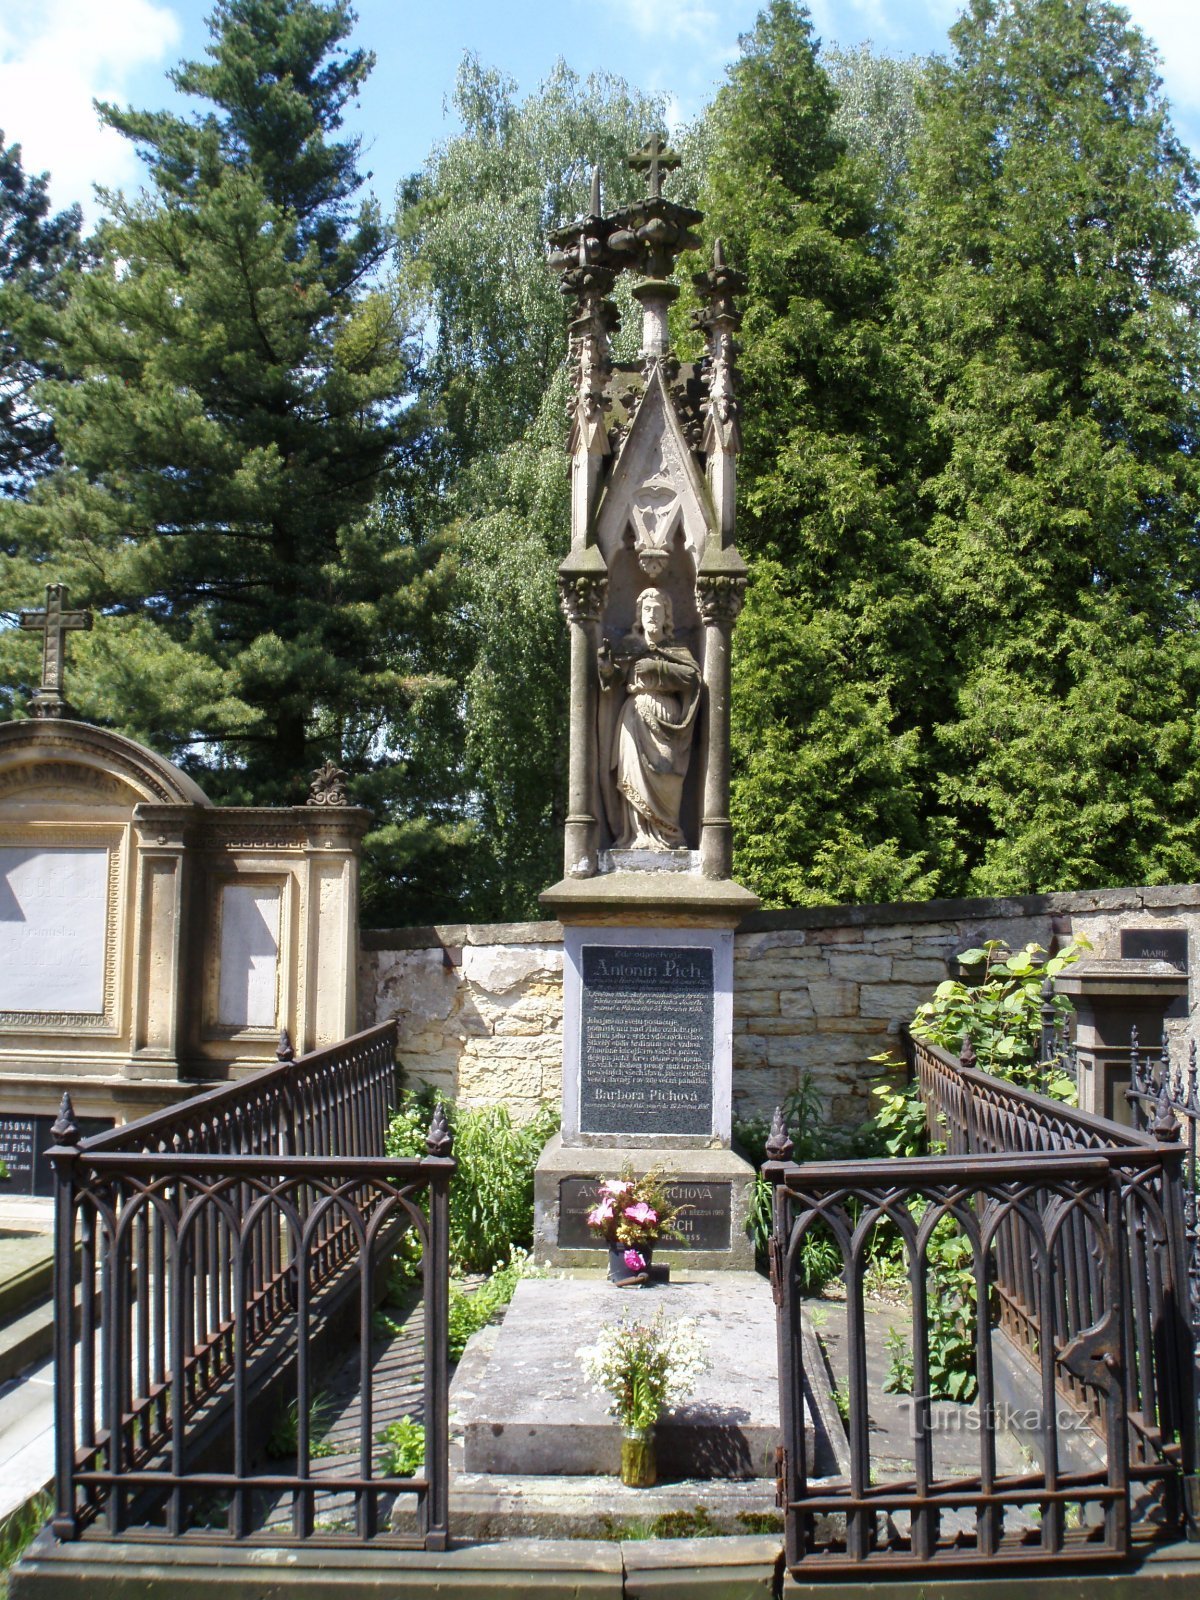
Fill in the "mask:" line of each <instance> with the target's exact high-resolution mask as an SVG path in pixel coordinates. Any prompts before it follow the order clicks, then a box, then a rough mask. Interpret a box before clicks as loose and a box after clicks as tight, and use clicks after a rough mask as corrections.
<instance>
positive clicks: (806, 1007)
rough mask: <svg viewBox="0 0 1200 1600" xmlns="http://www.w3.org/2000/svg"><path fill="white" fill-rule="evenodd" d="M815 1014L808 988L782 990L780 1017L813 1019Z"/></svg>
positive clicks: (780, 993) (780, 994)
mask: <svg viewBox="0 0 1200 1600" xmlns="http://www.w3.org/2000/svg"><path fill="white" fill-rule="evenodd" d="M813 1014H814V1012H813V1003H812V996H811V995H810V994H809V992H808V989H807V987H805V988H803V989H781V990H780V992H779V1015H780V1016H781V1017H811V1016H812V1015H813Z"/></svg>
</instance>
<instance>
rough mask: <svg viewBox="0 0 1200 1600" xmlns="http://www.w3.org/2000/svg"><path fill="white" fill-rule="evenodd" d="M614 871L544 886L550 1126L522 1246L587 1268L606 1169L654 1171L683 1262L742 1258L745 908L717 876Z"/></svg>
mask: <svg viewBox="0 0 1200 1600" xmlns="http://www.w3.org/2000/svg"><path fill="white" fill-rule="evenodd" d="M641 854H642V856H643V858H645V859H646V860H647V870H639V871H631V870H617V871H613V872H609V873H605V874H602V875H600V876H598V877H595V878H590V879H584V880H579V879H567V880H565V881H564V882H563V883H560V884H557V885H555V887H554V888H553V889H549V890H547V891H546V893H545V894H543V895H542V897H541V898H542V903H543V905H545V906H546V908H547V910H548V911H550V912H551V913H552V914H553V915H555V916H557V917H558V919H559V920H560V921H561V922H562V924H563V951H564V959H563V1123H562V1133H561V1135H560V1136H559V1137H558V1138H556V1139H555V1140H553V1141H552V1142H551V1144H550V1145H549V1146H547V1148H546V1150H545V1151H544V1152H543V1155H542V1158H541V1160H540V1161H539V1163H538V1169H537V1174H536V1178H535V1187H534V1195H535V1211H536V1220H535V1248H536V1252H537V1255H538V1258H539V1259H542V1260H547V1259H548V1260H550V1261H551V1262H553V1263H554V1264H555V1265H558V1266H564V1267H582V1266H594V1265H596V1264H597V1263H599V1262H600V1261H601V1260H602V1253H603V1249H604V1245H603V1242H602V1241H600V1240H597V1239H594V1238H593V1237H592V1236H591V1235H590V1233H589V1231H588V1229H587V1226H586V1223H585V1221H584V1217H585V1214H586V1212H587V1210H588V1209H590V1207H591V1205H592V1204H593V1203H594V1199H595V1196H596V1193H597V1191H598V1187H599V1184H600V1183H601V1181H602V1180H603V1179H604V1178H610V1177H615V1176H617V1175H618V1174H619V1173H620V1171H621V1169H622V1167H623V1165H624V1164H625V1163H626V1162H629V1163H630V1164H631V1165H632V1167H633V1170H634V1172H635V1174H641V1173H644V1172H646V1171H647V1170H649V1169H650V1168H651V1167H653V1168H656V1169H657V1170H658V1171H660V1172H661V1173H662V1174H663V1175H664V1177H665V1178H666V1180H667V1183H668V1187H669V1191H670V1192H671V1196H672V1198H673V1199H674V1200H675V1201H676V1202H677V1203H679V1204H681V1205H683V1206H686V1207H687V1210H685V1211H684V1212H683V1214H682V1216H681V1218H680V1222H679V1226H680V1228H681V1231H682V1233H683V1238H682V1239H680V1240H677V1241H672V1242H669V1243H666V1244H664V1245H659V1246H656V1247H655V1248H656V1252H657V1251H660V1250H661V1251H662V1254H663V1258H664V1260H666V1261H668V1262H672V1261H674V1262H677V1263H679V1264H687V1265H689V1266H696V1267H703V1268H706V1269H711V1268H732V1269H735V1270H746V1269H749V1268H752V1267H753V1264H754V1247H753V1243H752V1241H751V1239H750V1236H749V1232H748V1228H747V1219H748V1216H749V1209H750V1202H751V1198H752V1195H753V1186H754V1170H753V1168H752V1167H751V1166H750V1165H749V1164H748V1163H747V1162H746V1161H744V1160H743V1159H742V1158H741V1157H740V1156H737V1155H735V1154H734V1153H733V1151H732V1150H731V1149H730V1121H731V1102H732V1078H733V930H734V927H735V926H736V924H737V923H738V921H740V919H741V918H742V917H743V916H744V915H745V914H746V912H747V911H749V910H752V909H753V908H754V907H755V906H756V905H757V904H758V902H757V899H756V898H755V896H754V895H752V894H749V893H748V892H747V891H746V890H745V889H742V888H741V887H739V885H737V884H735V883H732V882H730V881H728V880H725V881H717V880H713V879H711V878H705V877H703V876H701V875H699V874H696V873H689V872H679V871H673V870H669V869H668V870H665V871H653V870H648V868H649V866H650V863H649V861H648V857H649V855H650V854H651V853H650V852H641Z"/></svg>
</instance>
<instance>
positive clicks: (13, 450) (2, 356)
mask: <svg viewBox="0 0 1200 1600" xmlns="http://www.w3.org/2000/svg"><path fill="white" fill-rule="evenodd" d="M46 183H47V178H46V174H45V173H43V174H42V175H41V176H40V177H29V176H28V175H27V174H26V172H25V171H24V168H23V167H22V165H21V146H20V145H19V144H10V145H6V144H5V143H4V135H3V133H2V132H0V491H2V492H3V493H5V494H9V495H25V494H27V493H28V491H29V488H30V486H31V485H32V483H33V482H34V480H35V479H37V478H39V477H41V476H43V475H44V474H45V473H46V472H48V471H49V470H50V469H51V468H52V467H53V466H54V464H55V462H56V460H57V458H58V451H57V447H56V445H55V441H54V430H53V426H52V424H51V422H50V418H49V417H48V416H47V415H46V413H45V412H44V411H43V410H42V408H41V406H40V405H39V403H38V401H37V400H36V398H35V396H34V385H35V384H36V383H37V382H38V381H39V380H40V379H41V378H42V377H44V376H46V375H47V372H48V371H50V370H52V369H49V368H47V366H46V364H45V359H44V354H43V352H42V336H41V328H40V322H41V319H42V317H43V315H44V314H45V312H46V310H47V308H53V307H54V306H55V305H57V304H58V303H59V302H60V301H61V299H62V296H63V294H64V292H65V274H66V273H67V271H68V269H70V268H72V267H74V266H76V265H77V263H78V258H79V223H80V213H79V207H78V206H71V207H70V208H69V209H68V210H66V211H60V212H58V213H57V214H55V215H51V211H50V196H49V194H48V193H47V188H46Z"/></svg>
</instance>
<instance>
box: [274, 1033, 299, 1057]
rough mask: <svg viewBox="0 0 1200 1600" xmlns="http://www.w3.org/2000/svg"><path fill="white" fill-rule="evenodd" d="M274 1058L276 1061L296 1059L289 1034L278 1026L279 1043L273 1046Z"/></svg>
mask: <svg viewBox="0 0 1200 1600" xmlns="http://www.w3.org/2000/svg"><path fill="white" fill-rule="evenodd" d="M275 1059H276V1060H277V1061H294V1060H295V1059H296V1052H295V1050H294V1049H293V1048H292V1040H291V1035H290V1034H289V1033H288V1031H287V1029H286V1028H280V1030H279V1043H278V1045H277V1046H276V1048H275Z"/></svg>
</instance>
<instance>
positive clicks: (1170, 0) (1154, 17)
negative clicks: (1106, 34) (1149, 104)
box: [1124, 0, 1200, 127]
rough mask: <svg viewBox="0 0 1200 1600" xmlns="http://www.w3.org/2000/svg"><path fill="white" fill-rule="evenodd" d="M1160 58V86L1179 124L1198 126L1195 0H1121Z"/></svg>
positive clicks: (1199, 80)
mask: <svg viewBox="0 0 1200 1600" xmlns="http://www.w3.org/2000/svg"><path fill="white" fill-rule="evenodd" d="M1124 3H1125V4H1126V5H1127V6H1128V9H1129V12H1130V15H1131V16H1132V17H1133V20H1134V22H1136V23H1137V25H1138V27H1139V28H1141V30H1142V32H1143V33H1146V34H1148V35H1149V36H1150V38H1151V39H1153V41H1154V43H1155V44H1156V45H1157V46H1158V53H1159V55H1160V56H1161V57H1162V78H1163V85H1164V87H1165V89H1166V92H1167V98H1168V99H1169V100H1170V101H1171V104H1172V106H1173V107H1174V109H1175V112H1176V121H1177V122H1178V123H1179V124H1180V125H1181V126H1183V125H1185V124H1188V123H1190V124H1191V125H1192V126H1193V127H1195V125H1196V124H1197V123H1200V50H1198V49H1197V48H1196V43H1197V16H1196V3H1195V0H1124Z"/></svg>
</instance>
